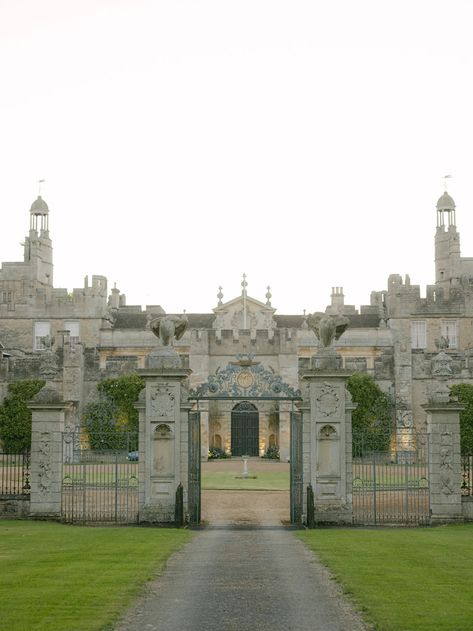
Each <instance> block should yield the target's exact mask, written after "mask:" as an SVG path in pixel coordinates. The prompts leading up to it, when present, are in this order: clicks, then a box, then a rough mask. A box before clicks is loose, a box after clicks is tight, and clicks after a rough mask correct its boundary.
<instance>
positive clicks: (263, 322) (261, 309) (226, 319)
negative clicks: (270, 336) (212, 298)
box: [213, 296, 276, 331]
mask: <svg viewBox="0 0 473 631" xmlns="http://www.w3.org/2000/svg"><path fill="white" fill-rule="evenodd" d="M245 308H246V326H245ZM213 311H214V313H215V320H214V322H213V328H214V329H218V330H228V331H231V330H242V329H260V330H264V329H266V330H268V329H269V330H272V329H274V328H275V326H276V324H275V322H274V319H273V315H274V312H275V311H276V309H273V307H271V306H269V305H265V304H264V303H263V302H260V301H259V300H256V299H255V298H251V297H250V296H247V297H246V300H245V299H244V297H243V296H238V298H234V299H233V300H230V301H229V302H225V303H224V304H222V305H220V306H218V307H216V308H215V309H214V310H213Z"/></svg>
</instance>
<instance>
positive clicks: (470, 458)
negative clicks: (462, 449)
mask: <svg viewBox="0 0 473 631" xmlns="http://www.w3.org/2000/svg"><path fill="white" fill-rule="evenodd" d="M461 465H462V484H461V492H462V495H466V496H471V495H473V454H464V455H462V457H461Z"/></svg>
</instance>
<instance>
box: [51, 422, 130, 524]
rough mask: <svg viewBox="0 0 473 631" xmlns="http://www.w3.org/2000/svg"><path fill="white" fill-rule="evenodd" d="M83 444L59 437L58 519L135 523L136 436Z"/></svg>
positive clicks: (71, 435)
mask: <svg viewBox="0 0 473 631" xmlns="http://www.w3.org/2000/svg"><path fill="white" fill-rule="evenodd" d="M117 436H118V435H117V434H114V435H113V436H108V437H107V438H101V439H100V440H99V441H98V442H96V443H93V445H92V447H93V448H92V447H91V445H90V442H89V441H86V440H85V438H84V436H83V435H82V436H81V433H80V432H76V433H64V434H63V441H62V444H63V450H62V462H63V475H62V507H61V513H62V520H63V521H65V522H68V523H80V524H86V523H96V522H102V523H114V524H131V523H136V522H137V521H138V451H137V447H138V445H137V435H136V434H135V433H133V434H128V433H127V434H125V433H122V434H121V435H120V436H119V437H117Z"/></svg>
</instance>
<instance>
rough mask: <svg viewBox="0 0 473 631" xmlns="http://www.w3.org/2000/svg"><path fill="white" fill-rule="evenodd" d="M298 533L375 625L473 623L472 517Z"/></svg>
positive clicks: (384, 628)
mask: <svg viewBox="0 0 473 631" xmlns="http://www.w3.org/2000/svg"><path fill="white" fill-rule="evenodd" d="M298 536H300V538H301V539H302V540H303V541H304V542H305V543H307V544H308V545H309V546H310V547H311V548H312V549H313V550H314V551H315V552H317V553H318V555H319V556H320V558H321V559H322V561H323V563H324V564H326V565H327V566H328V567H329V568H330V570H331V571H332V572H333V574H334V575H335V577H336V579H337V580H338V581H339V582H340V583H341V584H342V586H343V587H344V589H345V591H346V592H347V593H348V594H350V595H352V596H353V598H354V600H355V602H356V603H357V604H358V606H359V607H360V609H361V611H363V612H364V613H365V615H366V617H367V619H368V620H369V621H372V622H374V623H375V625H376V629H377V630H378V631H434V630H435V631H471V629H473V524H467V525H462V526H444V527H437V528H416V529H410V528H405V529H397V530H393V529H383V530H358V529H350V530H349V529H334V530H328V529H319V530H318V529H316V530H311V531H304V532H300V533H298Z"/></svg>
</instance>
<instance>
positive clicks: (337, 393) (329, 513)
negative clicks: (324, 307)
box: [300, 314, 355, 525]
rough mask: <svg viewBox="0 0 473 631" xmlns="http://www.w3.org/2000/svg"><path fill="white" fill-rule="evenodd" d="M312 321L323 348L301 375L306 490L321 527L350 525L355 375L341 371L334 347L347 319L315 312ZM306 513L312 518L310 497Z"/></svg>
mask: <svg viewBox="0 0 473 631" xmlns="http://www.w3.org/2000/svg"><path fill="white" fill-rule="evenodd" d="M308 322H309V326H310V327H311V328H312V329H313V330H314V332H315V333H316V335H317V337H318V338H319V341H320V342H321V346H320V347H319V350H318V351H317V353H316V354H315V355H314V356H313V357H312V358H311V368H310V369H309V370H306V371H304V372H303V373H302V374H301V381H302V392H303V395H304V398H303V402H302V404H301V406H300V410H301V412H302V423H303V426H302V441H303V448H302V452H303V487H304V489H306V488H307V486H308V485H309V484H311V485H312V489H313V492H314V517H315V522H316V523H319V524H341V525H343V524H345V525H347V524H350V525H351V524H352V518H353V503H352V483H353V466H352V425H351V415H352V410H353V409H354V408H355V405H354V404H353V402H352V399H351V396H350V394H349V392H348V390H347V389H346V382H347V380H348V378H349V376H350V375H351V371H347V370H343V369H342V368H341V357H340V355H339V354H337V353H336V351H335V349H334V347H333V340H334V339H337V338H338V337H340V335H342V333H343V332H344V331H345V329H346V328H347V326H348V320H347V319H346V318H343V317H341V316H337V317H331V316H326V315H325V314H318V315H317V314H316V315H315V316H309V320H308ZM303 512H304V515H306V516H307V497H306V494H305V493H304V509H303Z"/></svg>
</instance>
